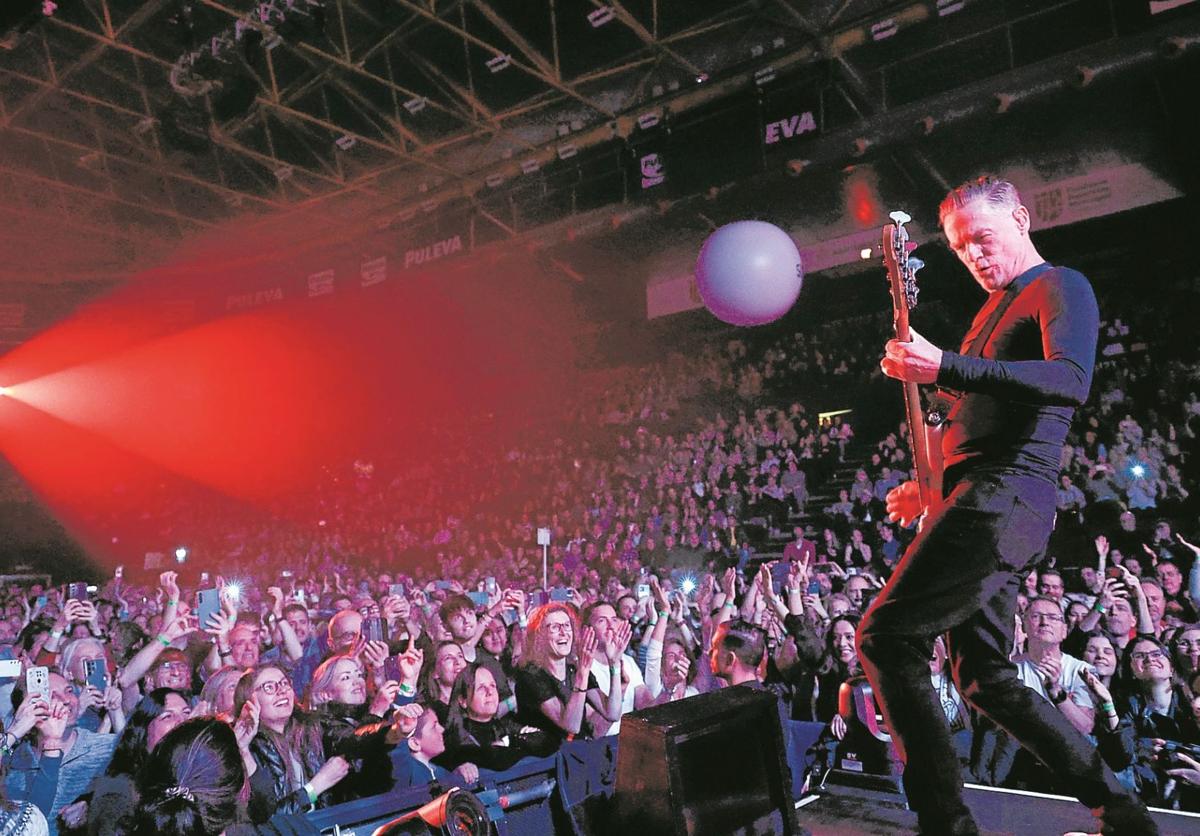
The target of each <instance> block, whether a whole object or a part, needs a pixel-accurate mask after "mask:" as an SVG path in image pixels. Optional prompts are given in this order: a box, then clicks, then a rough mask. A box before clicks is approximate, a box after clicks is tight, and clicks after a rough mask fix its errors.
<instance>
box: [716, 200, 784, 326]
mask: <svg viewBox="0 0 1200 836" xmlns="http://www.w3.org/2000/svg"><path fill="white" fill-rule="evenodd" d="M803 280H804V270H803V268H802V266H801V264H800V252H799V250H797V249H796V244H795V243H794V242H793V241H792V237H791V236H790V235H788V234H787V233H786V232H784V231H783V230H782V229H780V228H779V227H777V226H775V225H773V224H769V223H767V222H765V221H736V222H735V223H731V224H726V225H725V226H723V227H721V228H720V229H717V230H716V231H715V232H713V233H712V234H711V235H709V236H708V238H707V239H706V240H705V241H704V246H703V247H701V249H700V257H699V259H697V260H696V288H697V289H698V290H699V291H700V298H701V299H703V300H704V304H705V306H706V307H707V308H708V309H709V310H710V311H712V313H713V315H714V316H716V317H717V319H720V320H722V321H723V322H728V323H729V324H731V325H762V324H764V323H767V322H771V321H773V320H776V319H779V317H781V316H783V315H784V314H785V313H787V312H788V310H790V309H791V307H792V305H793V304H794V303H795V301H796V297H797V296H799V295H800V285H801V283H802V282H803Z"/></svg>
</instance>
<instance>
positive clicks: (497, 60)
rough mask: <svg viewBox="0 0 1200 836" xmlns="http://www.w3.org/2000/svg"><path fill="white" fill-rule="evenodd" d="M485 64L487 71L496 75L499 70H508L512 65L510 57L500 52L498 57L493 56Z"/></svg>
mask: <svg viewBox="0 0 1200 836" xmlns="http://www.w3.org/2000/svg"><path fill="white" fill-rule="evenodd" d="M485 63H486V64H487V68H488V69H489V70H491V71H492V72H493V73H498V72H500V71H501V70H506V69H508V67H509V65H511V64H512V56H511V55H509V54H508V53H507V52H502V53H500V54H499V55H493V56H492V57H491V58H489V59H488V60H487V61H486V62H485Z"/></svg>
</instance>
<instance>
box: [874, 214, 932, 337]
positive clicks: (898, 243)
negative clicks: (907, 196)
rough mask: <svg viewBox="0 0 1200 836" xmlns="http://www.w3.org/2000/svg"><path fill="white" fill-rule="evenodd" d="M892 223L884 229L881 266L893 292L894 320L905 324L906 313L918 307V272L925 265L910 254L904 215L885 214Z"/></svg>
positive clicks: (907, 217)
mask: <svg viewBox="0 0 1200 836" xmlns="http://www.w3.org/2000/svg"><path fill="white" fill-rule="evenodd" d="M888 217H889V218H891V219H892V223H890V224H888V225H887V226H885V227H884V228H883V263H884V265H885V266H886V267H887V272H888V281H889V283H890V284H891V289H892V304H893V306H894V307H895V312H896V315H897V318H900V317H901V316H902V317H903V319H904V321H905V322H906V323H907V319H908V311H910V310H912V309H913V308H915V307H916V306H917V294H918V292H919V291H918V289H917V271H918V270H920V269H921V268H922V267H924V266H925V263H924V262H923V261H921V259H919V258H914V257H912V256H910V255H909V250H911V249H912V247H911V246H910V244H909V237H908V230H907V229H905V227H904V225H905V224H906V223H908V222H909V221H911V220H912V218H911V217H910V216H909V214H908V213H907V212H904V211H902V210H897V211H895V212H892V213H891V214H890V215H888Z"/></svg>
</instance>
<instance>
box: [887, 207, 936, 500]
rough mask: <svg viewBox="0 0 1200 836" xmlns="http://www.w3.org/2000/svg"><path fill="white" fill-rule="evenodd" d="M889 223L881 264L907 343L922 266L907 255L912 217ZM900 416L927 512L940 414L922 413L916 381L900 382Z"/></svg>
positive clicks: (899, 332)
mask: <svg viewBox="0 0 1200 836" xmlns="http://www.w3.org/2000/svg"><path fill="white" fill-rule="evenodd" d="M888 217H889V218H891V219H892V223H890V224H887V225H886V226H884V228H883V263H884V266H885V267H887V275H888V284H889V286H890V287H891V291H892V323H893V325H894V327H895V331H896V339H898V340H900V341H901V342H909V341H911V339H912V336H911V334H910V333H909V325H908V314H909V311H911V310H912V309H913V308H915V307H916V306H917V271H918V270H920V269H921V268H922V267H924V266H925V265H924V263H923V262H922V261H921V260H920V259H919V258H914V257H912V256H910V255H909V251H910V250H911V249H912V246H910V244H909V238H908V230H907V229H905V228H904V225H905V224H906V223H908V222H909V221H911V220H912V218H911V217H909V216H908V214H907V213H905V212H902V211H896V212H892V213H891V214H890V215H888ZM904 415H905V419H906V420H907V421H908V435H909V438H910V439H911V443H912V458H913V467H914V469H915V471H916V482H917V489H918V491H919V492H920V497H921V507H922V508H924V509H925V513H926V514H928V513H929V511H930V510H932V509H933V508H934V507H935V506H936V505H937V504H938V503H939V502H940V501H941V498H942V439H941V427H940V426H939V425H940V424H941V421H942V419H943V418H944V416H942V415H940V414H930V415H926V414H925V411H924V409H922V407H921V392H920V390H919V389H918V388H917V384H915V383H911V382H907V381H906V382H905V383H904Z"/></svg>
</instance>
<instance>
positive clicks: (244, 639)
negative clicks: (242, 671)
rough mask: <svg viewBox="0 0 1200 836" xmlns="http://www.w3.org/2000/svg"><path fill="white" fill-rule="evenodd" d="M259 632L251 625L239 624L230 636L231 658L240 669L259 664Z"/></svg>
mask: <svg viewBox="0 0 1200 836" xmlns="http://www.w3.org/2000/svg"><path fill="white" fill-rule="evenodd" d="M258 654H259V645H258V630H257V629H255V628H254V627H252V626H251V625H249V624H239V625H238V626H236V627H234V628H233V631H232V632H231V633H230V634H229V656H230V658H231V659H232V660H233V663H234V664H235V665H237V666H238V667H239V668H252V667H254V666H255V665H257V664H258Z"/></svg>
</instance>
